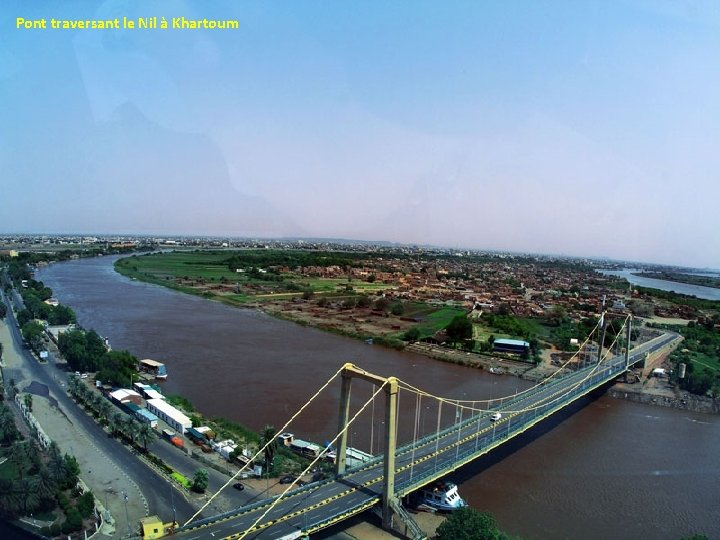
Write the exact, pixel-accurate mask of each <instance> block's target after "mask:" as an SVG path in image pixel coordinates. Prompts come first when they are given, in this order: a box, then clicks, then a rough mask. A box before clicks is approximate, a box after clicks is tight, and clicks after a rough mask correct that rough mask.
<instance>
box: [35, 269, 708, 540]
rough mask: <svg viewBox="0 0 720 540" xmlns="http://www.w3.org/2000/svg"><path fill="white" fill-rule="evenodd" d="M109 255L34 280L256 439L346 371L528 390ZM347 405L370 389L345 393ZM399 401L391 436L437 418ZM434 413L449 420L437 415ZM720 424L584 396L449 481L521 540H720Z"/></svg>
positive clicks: (327, 431)
mask: <svg viewBox="0 0 720 540" xmlns="http://www.w3.org/2000/svg"><path fill="white" fill-rule="evenodd" d="M114 260H115V258H113V257H102V258H95V259H84V260H77V261H69V262H66V263H59V264H52V265H50V266H48V267H46V268H43V269H41V270H40V271H39V272H38V275H37V278H38V279H40V280H42V281H44V282H45V283H46V284H47V285H48V286H50V287H52V289H53V291H54V293H55V296H56V297H57V298H59V300H60V301H61V302H62V303H64V304H67V305H70V306H71V307H72V308H73V309H75V310H76V312H77V314H78V318H79V322H80V323H81V324H82V325H83V326H84V327H86V328H95V329H96V330H97V331H98V332H99V333H100V334H101V335H103V336H107V337H108V338H109V339H110V342H111V343H112V346H113V348H116V349H128V350H130V351H131V352H132V353H133V354H135V355H136V356H138V357H140V358H154V359H157V360H160V361H162V362H165V363H166V365H167V367H168V371H169V373H170V376H169V378H168V380H167V381H166V382H165V383H164V391H165V393H180V394H182V395H184V396H186V397H187V398H188V399H190V401H192V402H193V403H194V404H195V406H196V407H197V408H198V409H199V410H200V411H202V412H203V413H204V414H206V415H209V416H224V417H227V418H230V419H232V420H236V421H238V422H241V423H243V424H246V425H248V426H249V427H252V428H254V429H259V428H261V427H262V426H263V425H265V424H266V423H270V424H273V425H275V426H276V427H279V426H281V425H282V424H283V423H284V422H285V421H286V420H287V418H289V416H290V415H291V414H293V413H294V412H295V411H296V410H297V409H298V408H299V407H300V406H301V405H302V404H303V403H305V401H306V400H307V399H308V398H309V397H310V395H311V394H312V393H313V392H314V391H315V390H316V389H317V388H318V387H319V386H320V385H321V384H322V383H323V382H324V381H326V380H327V379H328V378H329V377H330V376H331V375H332V374H333V373H335V372H336V371H337V370H338V369H339V368H340V367H341V365H342V364H343V363H344V362H347V361H351V362H353V363H355V364H357V365H359V366H361V367H363V368H365V369H367V370H369V371H372V372H374V373H377V374H380V375H386V376H389V375H395V376H397V377H399V378H401V379H403V380H405V381H407V382H409V383H411V384H414V385H416V386H419V387H421V388H423V389H426V390H429V391H432V392H433V393H435V394H439V395H445V396H450V397H457V398H461V399H487V398H490V397H499V396H503V395H508V394H512V393H514V392H515V391H517V390H522V389H523V388H525V387H526V386H527V384H528V383H526V382H525V381H518V380H516V379H514V378H510V377H501V376H495V375H491V374H487V373H485V372H482V371H478V370H473V369H470V368H463V367H460V366H455V365H450V364H444V363H440V362H436V361H433V360H430V359H427V358H425V357H423V356H419V355H414V354H409V353H402V352H397V351H391V350H387V349H384V348H381V347H377V346H374V345H367V344H365V343H362V342H358V341H356V340H352V339H349V338H344V337H339V336H334V335H331V334H327V333H324V332H320V331H317V330H314V329H309V328H305V327H302V326H299V325H295V324H293V323H288V322H285V321H279V320H275V319H273V318H270V317H268V316H266V315H264V314H263V313H260V312H257V311H250V310H240V309H235V308H230V307H227V306H224V305H222V304H219V303H216V302H211V301H208V300H204V299H201V298H197V297H193V296H188V295H183V294H180V293H176V292H174V291H171V290H169V289H164V288H162V287H158V286H154V285H148V284H144V283H140V282H137V281H132V280H129V279H127V278H124V277H122V276H120V275H118V274H117V273H115V272H114V270H113V267H112V263H113V261H114ZM353 392H354V397H355V403H356V406H357V404H359V403H360V402H361V401H364V400H365V399H367V398H368V397H369V396H370V388H369V387H368V386H363V385H360V384H358V385H357V386H354V387H353ZM338 396H339V385H338V384H335V385H333V386H332V387H331V388H330V389H329V393H327V395H324V396H323V397H321V398H320V399H319V401H318V403H317V405H315V406H313V407H311V408H310V409H309V410H308V413H307V414H305V415H303V416H302V417H301V418H300V419H299V423H298V424H297V425H295V426H294V427H293V428H292V430H293V431H294V432H295V433H296V434H298V435H299V436H301V437H303V438H306V439H310V440H315V441H320V442H321V441H323V440H325V439H326V438H328V437H329V436H330V435H331V433H332V432H333V431H334V429H335V427H336V426H335V424H336V421H337V420H336V418H337V407H338ZM416 404H417V402H416V401H415V400H414V398H409V397H406V396H405V395H401V400H400V408H401V410H402V412H401V417H400V422H399V424H400V429H401V431H402V434H403V436H404V437H405V438H407V437H410V436H411V435H412V433H413V431H414V429H415V425H416V421H417V425H418V428H417V429H418V430H419V431H423V429H424V430H425V431H429V430H431V429H432V425H433V424H434V423H435V421H436V418H437V409H436V408H433V406H431V405H429V402H427V403H426V402H421V403H420V407H419V409H418V411H419V412H418V413H417V416H416V412H415V411H416ZM381 409H382V400H378V401H377V403H376V411H375V415H374V416H373V417H372V418H371V417H370V416H369V415H368V416H367V417H363V422H362V423H361V424H359V425H358V426H357V427H355V426H353V427H355V429H353V430H352V431H351V433H350V439H351V445H354V446H358V447H360V448H362V449H364V450H369V449H370V444H371V441H372V446H373V451H376V450H377V448H378V444H379V440H380V437H379V436H378V432H379V431H380V430H381V428H382V427H381V418H382V414H381ZM444 412H445V413H446V412H448V411H444ZM718 448H720V417H717V416H709V415H708V416H706V415H701V414H693V413H688V412H684V411H676V410H672V409H665V408H661V407H657V408H654V407H650V406H646V405H639V404H634V403H630V402H626V401H619V400H613V399H611V398H608V397H605V396H599V397H598V398H597V399H590V398H588V399H584V400H582V402H581V403H579V404H578V405H577V406H574V408H573V409H572V410H571V411H568V412H566V413H565V412H564V413H561V414H560V415H559V416H557V417H556V418H552V419H550V420H548V421H547V422H546V423H545V424H543V425H542V426H540V427H538V428H535V429H534V430H532V431H531V432H529V433H528V434H526V435H525V436H523V437H522V438H520V439H519V440H516V441H514V442H511V443H510V444H509V445H507V447H506V448H503V449H500V450H498V451H497V452H496V453H495V454H493V455H491V456H488V457H486V458H483V459H481V460H478V461H477V462H475V463H473V464H471V465H470V466H468V467H466V468H464V469H462V470H460V471H457V472H456V473H455V474H454V476H453V478H452V479H453V480H455V481H456V482H457V483H458V484H459V485H460V492H461V494H462V495H463V496H464V497H465V498H466V499H468V500H469V502H470V504H472V505H473V506H475V507H477V508H479V509H483V510H488V511H490V512H492V513H493V514H495V516H496V517H497V519H498V522H499V524H500V526H501V528H503V529H504V530H506V531H507V532H509V533H512V534H518V535H521V536H522V537H524V538H578V537H581V536H582V537H584V538H586V539H587V538H590V539H592V538H598V539H601V538H603V539H605V538H672V539H677V538H680V537H682V536H684V535H689V534H692V533H696V532H701V533H704V534H706V535H708V536H709V537H711V538H712V537H720V506H719V504H720V503H718V501H720V465H719V464H718V460H717V449H718Z"/></svg>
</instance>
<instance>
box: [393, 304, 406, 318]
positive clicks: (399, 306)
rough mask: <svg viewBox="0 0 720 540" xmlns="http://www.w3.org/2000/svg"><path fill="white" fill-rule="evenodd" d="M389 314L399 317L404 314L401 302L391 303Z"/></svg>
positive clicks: (403, 305)
mask: <svg viewBox="0 0 720 540" xmlns="http://www.w3.org/2000/svg"><path fill="white" fill-rule="evenodd" d="M390 313H392V314H393V315H395V316H397V317H399V316H400V315H402V314H403V313H405V304H403V303H402V302H393V303H392V305H391V306H390Z"/></svg>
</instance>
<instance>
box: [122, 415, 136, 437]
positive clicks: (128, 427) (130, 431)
mask: <svg viewBox="0 0 720 540" xmlns="http://www.w3.org/2000/svg"><path fill="white" fill-rule="evenodd" d="M139 429H140V424H139V423H138V421H137V420H135V419H134V418H133V417H132V416H127V417H126V418H125V419H124V420H123V432H124V433H125V436H126V437H127V438H128V439H130V442H132V443H135V438H136V437H137V434H138V430H139Z"/></svg>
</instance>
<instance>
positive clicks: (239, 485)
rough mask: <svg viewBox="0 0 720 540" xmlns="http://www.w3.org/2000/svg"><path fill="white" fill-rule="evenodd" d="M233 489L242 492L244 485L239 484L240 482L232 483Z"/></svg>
mask: <svg viewBox="0 0 720 540" xmlns="http://www.w3.org/2000/svg"><path fill="white" fill-rule="evenodd" d="M233 487H234V488H235V489H237V490H238V491H242V490H243V489H245V485H244V484H241V483H240V482H236V483H234V484H233Z"/></svg>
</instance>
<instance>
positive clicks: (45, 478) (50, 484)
mask: <svg viewBox="0 0 720 540" xmlns="http://www.w3.org/2000/svg"><path fill="white" fill-rule="evenodd" d="M36 478H37V493H38V495H39V496H40V498H41V499H42V500H48V499H52V498H53V497H54V496H55V493H56V492H57V482H56V481H55V479H54V478H53V475H52V473H51V472H50V470H48V468H46V467H43V469H42V470H41V471H40V474H38V475H37V477H36Z"/></svg>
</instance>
